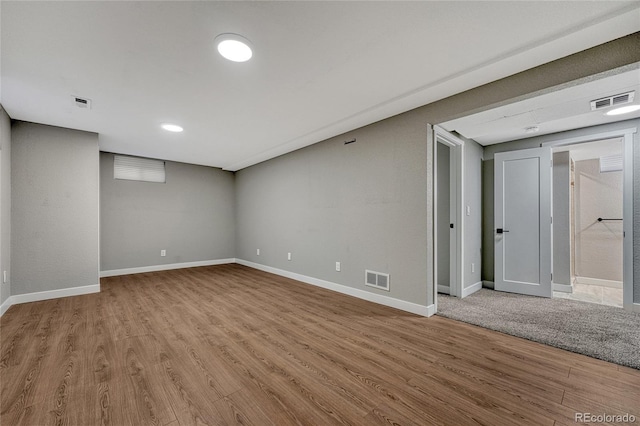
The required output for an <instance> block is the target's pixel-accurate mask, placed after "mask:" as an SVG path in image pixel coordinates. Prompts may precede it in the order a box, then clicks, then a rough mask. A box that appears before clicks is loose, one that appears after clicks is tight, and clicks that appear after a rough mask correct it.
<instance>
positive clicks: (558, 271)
mask: <svg viewBox="0 0 640 426" xmlns="http://www.w3.org/2000/svg"><path fill="white" fill-rule="evenodd" d="M570 190H571V156H570V154H569V152H568V151H565V152H557V153H555V154H553V282H554V283H556V284H564V285H570V284H571V192H570Z"/></svg>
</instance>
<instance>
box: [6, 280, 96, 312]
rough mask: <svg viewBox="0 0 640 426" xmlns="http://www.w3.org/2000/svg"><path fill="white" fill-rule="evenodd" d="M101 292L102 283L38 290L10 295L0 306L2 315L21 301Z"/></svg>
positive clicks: (35, 300) (27, 301) (26, 301)
mask: <svg viewBox="0 0 640 426" xmlns="http://www.w3.org/2000/svg"><path fill="white" fill-rule="evenodd" d="M91 293H100V284H93V285H85V286H81V287H69V288H62V289H59V290H48V291H38V292H35V293H24V294H14V295H13V296H9V297H8V298H7V300H5V301H4V303H3V304H2V306H1V307H0V316H1V315H4V313H5V312H6V311H7V309H9V308H10V307H11V306H13V305H19V304H20V303H29V302H39V301H41V300H49V299H58V298H60V297H69V296H80V295H83V294H91Z"/></svg>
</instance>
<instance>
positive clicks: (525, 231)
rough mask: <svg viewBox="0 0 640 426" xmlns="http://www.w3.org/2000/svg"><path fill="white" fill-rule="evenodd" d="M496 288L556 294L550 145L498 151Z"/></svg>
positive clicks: (542, 294) (496, 170)
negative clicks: (553, 292)
mask: <svg viewBox="0 0 640 426" xmlns="http://www.w3.org/2000/svg"><path fill="white" fill-rule="evenodd" d="M494 170H495V188H494V191H495V199H494V203H495V204H494V218H495V229H494V237H495V289H496V290H499V291H506V292H511V293H520V294H528V295H532V296H542V297H551V295H552V289H551V281H552V279H551V272H552V269H551V268H552V265H551V257H552V256H551V234H552V223H551V148H549V147H543V148H533V149H525V150H520V151H510V152H502V153H497V154H495V169H494Z"/></svg>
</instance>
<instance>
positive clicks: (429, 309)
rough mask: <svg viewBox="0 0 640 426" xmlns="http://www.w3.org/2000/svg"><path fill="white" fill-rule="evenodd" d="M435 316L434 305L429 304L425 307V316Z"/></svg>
mask: <svg viewBox="0 0 640 426" xmlns="http://www.w3.org/2000/svg"><path fill="white" fill-rule="evenodd" d="M435 314H436V305H434V304H431V305H429V306H427V316H428V317H430V316H433V315H435Z"/></svg>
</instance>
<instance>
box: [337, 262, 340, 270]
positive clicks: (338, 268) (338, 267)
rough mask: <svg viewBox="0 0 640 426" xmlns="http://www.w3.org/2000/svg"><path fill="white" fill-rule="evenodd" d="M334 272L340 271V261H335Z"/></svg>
mask: <svg viewBox="0 0 640 426" xmlns="http://www.w3.org/2000/svg"><path fill="white" fill-rule="evenodd" d="M336 272H340V262H336Z"/></svg>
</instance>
